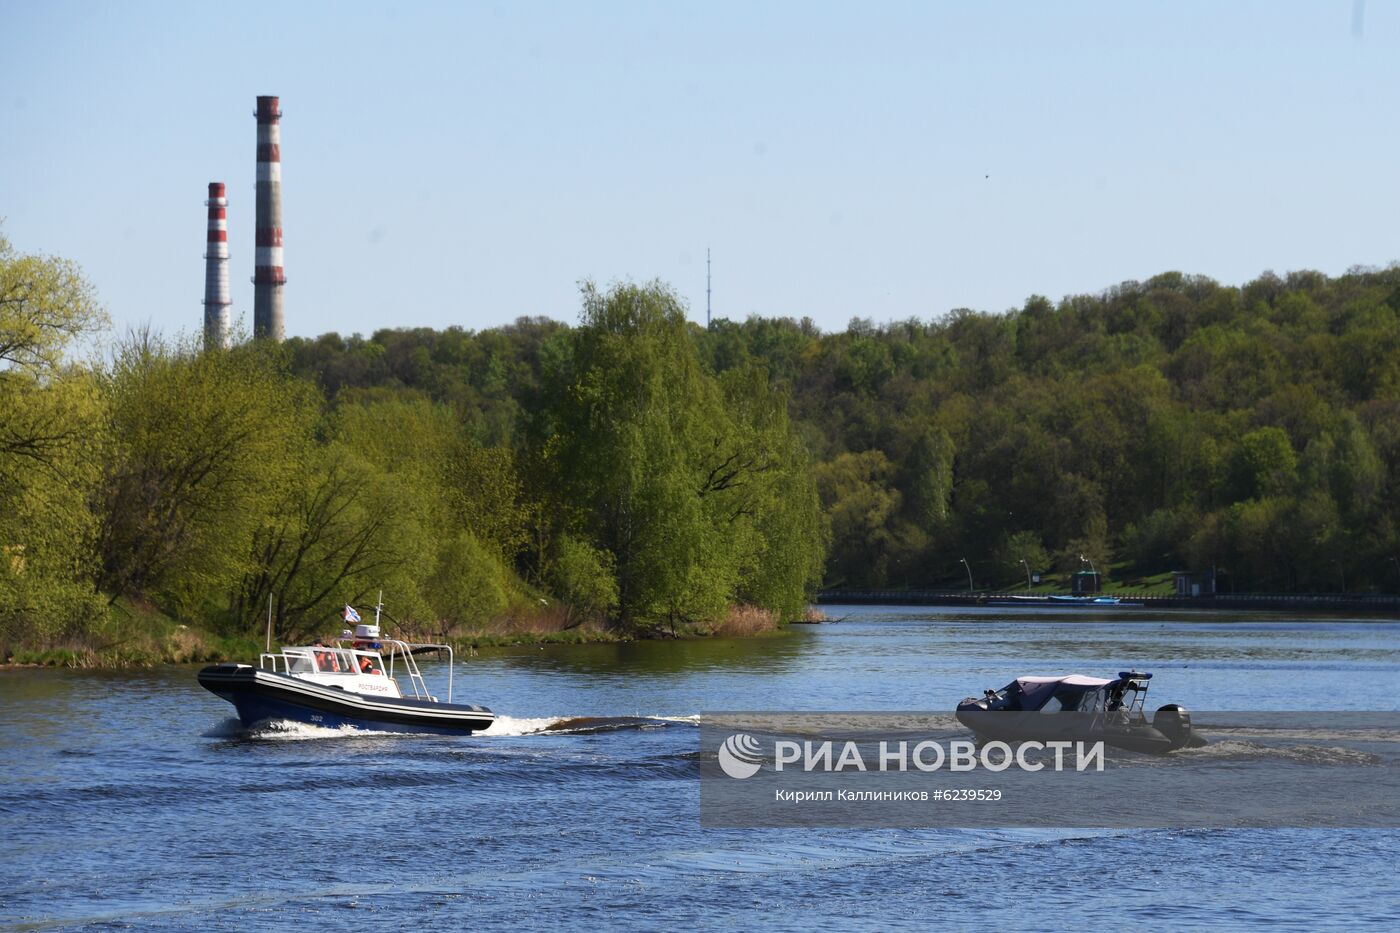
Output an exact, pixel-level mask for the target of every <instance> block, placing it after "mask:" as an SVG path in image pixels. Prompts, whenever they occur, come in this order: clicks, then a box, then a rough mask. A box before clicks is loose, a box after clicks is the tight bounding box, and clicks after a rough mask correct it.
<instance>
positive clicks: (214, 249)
mask: <svg viewBox="0 0 1400 933" xmlns="http://www.w3.org/2000/svg"><path fill="white" fill-rule="evenodd" d="M204 204H205V206H206V207H208V208H209V228H208V229H209V232H208V233H207V234H206V235H205V243H204V348H205V349H206V350H213V349H216V348H218V349H222V348H224V347H227V346H228V345H229V306H230V305H232V304H233V302H232V301H231V300H230V299H229V287H228V198H226V197H224V183H223V182H221V181H211V182H210V183H209V198H208V200H206V201H205V202H204Z"/></svg>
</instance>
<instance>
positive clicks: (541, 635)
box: [0, 599, 786, 668]
mask: <svg viewBox="0 0 1400 933" xmlns="http://www.w3.org/2000/svg"><path fill="white" fill-rule="evenodd" d="M785 630H786V629H785V627H784V626H781V625H780V624H779V623H778V621H777V619H776V618H775V617H774V616H773V614H772V613H770V612H768V611H767V610H764V609H759V608H757V607H753V606H734V607H731V609H730V611H729V614H728V615H727V616H726V618H724V619H723V620H721V621H719V622H717V623H706V624H684V623H682V624H677V625H674V626H673V625H667V624H652V625H647V626H640V627H636V628H632V629H624V628H621V627H618V626H615V625H612V624H609V623H607V622H604V621H599V620H591V619H585V620H579V619H576V618H572V617H571V616H570V615H569V614H568V613H565V612H559V611H538V612H515V613H511V614H508V615H505V616H502V617H500V618H497V619H493V620H491V621H490V622H489V623H486V624H483V625H479V626H471V627H462V628H458V629H450V630H448V631H445V632H443V631H436V632H414V633H406V632H405V633H399V632H393V634H394V635H396V636H399V637H403V638H404V639H405V640H407V641H427V642H445V643H447V644H449V645H451V646H452V647H453V649H454V650H456V651H457V652H459V653H467V652H470V651H479V650H482V649H491V648H505V647H512V646H518V645H546V644H563V645H582V644H595V643H600V642H624V641H636V640H639V639H663V638H706V637H753V636H761V635H770V634H776V633H778V632H781V631H785ZM276 644H279V643H278V642H277V641H276V639H274V645H276ZM263 648H264V642H263V639H262V638H260V637H258V636H256V635H234V636H229V635H221V634H219V633H217V632H214V631H213V630H211V629H210V628H208V627H207V626H201V625H200V624H199V623H198V622H195V621H181V620H178V619H174V618H171V617H170V616H167V615H165V614H164V613H162V612H160V611H159V610H158V609H156V608H155V607H153V606H150V605H146V604H141V603H134V602H131V601H129V600H125V599H120V600H117V602H115V603H114V604H113V606H112V611H111V613H110V614H109V615H108V617H107V618H106V619H104V620H102V621H101V622H99V623H97V624H94V625H93V626H92V628H91V629H89V631H87V632H86V633H84V634H83V635H82V636H81V637H80V638H71V639H68V640H67V641H65V642H63V643H60V644H54V645H47V646H43V647H26V646H23V645H11V646H7V647H6V648H5V649H4V655H3V657H0V665H4V666H45V667H77V668H119V667H147V666H151V665H155V664H190V663H212V662H217V661H242V662H245V663H246V662H250V661H254V660H256V659H257V656H258V655H259V654H260V653H261V652H262V650H263Z"/></svg>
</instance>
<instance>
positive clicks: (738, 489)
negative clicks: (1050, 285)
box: [0, 237, 1400, 656]
mask: <svg viewBox="0 0 1400 933" xmlns="http://www.w3.org/2000/svg"><path fill="white" fill-rule="evenodd" d="M579 304H580V306H579V308H578V309H577V311H576V312H571V311H570V310H569V309H564V310H563V311H562V312H561V314H563V315H568V314H570V313H574V314H576V323H575V324H572V325H570V324H565V323H561V322H559V321H557V320H552V319H550V318H546V317H536V318H522V319H519V320H517V321H516V322H515V323H514V324H511V325H507V326H504V327H499V328H492V329H488V330H483V331H477V332H473V331H469V330H464V329H460V328H455V327H453V328H448V329H446V330H430V329H411V330H409V329H385V330H380V331H377V332H375V333H374V334H373V335H371V336H369V337H364V336H361V335H352V336H348V337H344V336H341V335H338V334H325V335H322V336H321V337H318V338H315V339H299V338H293V339H289V340H288V341H286V343H284V344H281V345H273V344H266V343H262V342H251V341H246V342H243V343H240V344H239V345H237V346H235V347H234V348H233V349H231V350H227V351H225V350H219V351H212V352H204V351H203V350H202V349H201V347H200V346H199V344H198V342H197V341H195V340H192V339H184V338H171V337H167V336H164V335H161V334H156V333H151V332H149V331H136V332H128V333H124V334H113V333H112V331H111V328H110V325H109V323H108V321H107V318H106V316H105V314H104V312H103V310H102V307H101V302H100V299H99V296H97V295H96V294H95V293H94V291H93V289H92V287H91V285H90V284H89V283H88V282H87V281H86V280H85V279H84V278H83V276H82V273H81V270H79V269H78V268H77V267H76V266H75V265H74V264H73V263H71V262H68V261H66V260H63V259H60V258H55V257H47V256H35V255H29V254H25V253H22V252H20V251H18V250H17V249H16V248H14V247H13V246H12V245H11V244H10V243H9V242H8V241H7V240H5V239H3V238H2V237H0V651H3V652H4V653H5V655H6V656H12V655H15V652H16V650H17V649H19V648H26V649H33V650H40V649H56V648H60V647H62V646H65V645H90V644H93V643H94V642H100V641H101V640H102V639H103V638H118V639H119V638H120V637H125V636H124V635H121V633H122V632H125V631H126V629H124V628H123V627H122V626H123V624H125V625H126V626H127V628H129V627H130V626H131V625H134V624H139V623H140V622H141V620H142V619H154V618H156V617H159V618H160V619H163V620H171V621H179V622H182V623H189V624H190V625H191V626H195V625H198V626H200V627H203V628H205V629H207V630H209V631H210V632H215V633H218V634H219V635H220V636H221V637H226V638H232V639H237V638H244V639H248V638H257V637H259V633H261V631H262V627H263V625H264V624H265V619H266V615H267V612H268V606H269V605H271V607H272V608H271V612H272V616H273V622H274V626H275V630H276V632H277V633H278V635H279V637H282V638H285V639H287V640H292V639H295V638H298V637H306V636H310V635H312V634H316V633H321V632H323V631H325V630H327V629H328V628H330V627H333V626H334V624H335V623H336V620H337V615H336V613H337V610H338V609H339V608H340V607H341V606H342V605H343V604H344V603H347V602H350V603H360V604H364V603H373V601H374V599H375V597H376V595H377V594H378V592H379V591H380V590H383V592H384V593H385V603H386V606H387V607H388V608H389V610H390V611H391V612H392V613H393V617H394V619H395V622H396V623H398V624H402V625H404V626H408V627H410V628H412V630H414V631H416V632H422V633H429V634H435V635H440V636H443V637H453V636H461V635H462V634H463V633H471V632H477V631H485V630H488V629H489V628H490V627H491V626H492V625H496V626H498V627H499V626H500V625H502V624H504V625H507V627H510V626H514V628H513V629H511V630H513V631H526V630H530V629H531V627H535V628H538V629H541V630H557V631H575V632H579V633H585V632H595V633H596V632H602V631H608V632H613V633H622V634H623V635H624V636H627V637H631V636H635V635H646V634H675V633H686V632H689V633H705V632H715V631H726V630H732V629H726V626H727V625H729V626H732V625H735V624H738V623H736V622H735V620H736V619H743V618H752V617H754V616H755V615H756V616H757V617H761V618H763V619H766V620H768V622H769V623H772V622H782V621H790V620H793V619H796V618H798V617H800V616H801V615H802V614H803V613H804V612H805V611H806V609H807V606H808V601H809V599H810V598H811V596H812V595H813V594H814V592H815V591H816V590H817V589H818V588H820V587H829V588H850V589H864V588H900V587H914V588H938V587H949V588H951V587H959V588H966V587H967V586H968V580H967V576H968V574H969V572H970V573H971V574H972V575H973V577H974V580H973V581H972V582H973V585H975V587H976V588H978V589H987V590H994V589H1006V588H1011V587H1013V586H1015V585H1017V582H1018V581H1020V584H1021V585H1022V586H1024V585H1025V573H1026V571H1027V570H1028V569H1034V570H1036V571H1038V572H1041V573H1052V574H1064V573H1068V572H1072V571H1075V570H1079V569H1080V568H1081V566H1082V565H1083V563H1084V562H1085V561H1093V562H1094V564H1095V566H1096V567H1097V568H1098V569H1100V570H1101V571H1104V572H1105V574H1106V576H1107V577H1108V579H1107V580H1106V582H1105V588H1107V589H1112V588H1113V583H1114V580H1115V579H1118V580H1126V579H1128V578H1130V577H1143V576H1150V575H1152V574H1160V573H1163V572H1165V571H1171V570H1206V569H1214V570H1216V571H1217V572H1219V573H1221V574H1222V575H1223V576H1225V577H1227V578H1228V579H1229V580H1230V583H1231V586H1232V588H1233V589H1235V590H1236V591H1254V592H1303V591H1306V592H1342V591H1346V592H1358V591H1377V590H1380V591H1387V592H1394V591H1395V590H1396V588H1397V583H1400V530H1397V527H1396V521H1395V518H1396V516H1397V514H1400V513H1398V512H1397V507H1400V486H1397V483H1396V477H1397V476H1400V268H1396V267H1391V268H1388V269H1384V270H1374V269H1354V270H1351V271H1349V272H1348V273H1346V274H1345V275H1341V276H1338V277H1334V278H1333V277H1328V276H1326V275H1323V274H1321V273H1317V272H1295V273H1290V274H1289V275H1287V276H1286V277H1279V276H1276V275H1273V274H1271V273H1266V274H1264V275H1262V276H1260V277H1259V278H1257V279H1255V280H1254V281H1252V282H1249V283H1247V284H1244V285H1242V286H1238V287H1236V286H1229V285H1222V284H1219V283H1217V282H1214V281H1212V280H1210V279H1207V278H1204V277H1200V276H1191V275H1185V274H1181V273H1176V272H1170V273H1165V274H1162V275H1158V276H1156V277H1154V278H1151V279H1148V280H1147V281H1144V282H1125V283H1122V284H1120V285H1117V286H1114V287H1111V288H1108V289H1106V290H1105V291H1103V292H1101V293H1099V294H1094V295H1075V296H1071V297H1067V298H1065V299H1063V300H1061V301H1059V302H1058V303H1056V302H1052V301H1050V300H1049V299H1047V298H1044V297H1041V296H1032V297H1030V298H1029V299H1027V300H1026V302H1025V303H1024V305H1023V306H1022V307H1020V308H1018V309H1013V310H1009V311H1004V312H981V311H971V310H966V309H959V310H956V311H953V312H952V313H949V314H944V315H940V316H936V317H931V318H927V319H920V318H910V319H908V320H904V321H896V322H889V323H883V324H877V323H875V322H873V321H870V320H867V319H863V318H859V317H857V318H853V319H852V320H851V321H850V323H849V325H848V326H847V328H846V329H845V330H844V331H841V332H833V333H823V332H822V331H821V330H820V329H818V328H817V327H816V326H814V325H813V323H812V322H811V321H810V320H807V319H803V320H793V319H787V318H782V319H774V318H763V317H751V318H749V319H748V320H746V321H730V320H716V321H715V322H714V323H713V324H712V325H711V326H710V327H709V328H705V327H702V326H699V325H696V324H694V323H691V322H689V321H688V320H687V309H686V307H685V305H684V303H683V302H682V301H681V300H680V299H679V298H678V297H677V295H676V294H675V293H674V291H673V290H671V289H670V288H669V287H667V286H666V285H664V284H662V283H650V284H646V285H634V284H620V285H615V286H611V287H608V288H606V289H600V288H598V287H595V286H593V285H585V286H584V287H583V289H582V293H581V296H580V303H579ZM94 341H99V342H100V344H101V346H102V347H103V349H102V351H101V352H100V353H98V352H95V351H93V350H91V348H92V347H93V346H95V345H97V344H95V343H94ZM964 561H965V563H964ZM746 614H747V615H746ZM123 619H125V620H127V621H126V622H125V623H123V622H122V620H123ZM133 620H134V621H133ZM502 620H505V621H504V622H503V621H502ZM112 633H117V634H116V635H113V634H112ZM579 637H585V636H584V635H582V634H580V636H579ZM195 653H197V652H195Z"/></svg>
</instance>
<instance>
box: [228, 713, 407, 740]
mask: <svg viewBox="0 0 1400 933" xmlns="http://www.w3.org/2000/svg"><path fill="white" fill-rule="evenodd" d="M412 734H413V733H409V732H388V731H381V730H378V729H376V730H373V731H371V730H368V729H356V728H355V727H354V726H338V727H332V726H313V725H311V724H310V723H305V722H296V721H294V720H291V719H265V720H263V721H261V722H255V723H253V724H252V725H251V726H245V725H243V724H242V723H241V722H239V721H238V719H237V718H236V717H229V718H228V719H225V720H223V721H222V722H220V723H219V724H218V725H216V726H214V727H213V728H211V729H210V730H209V731H207V732H205V733H204V737H205V738H209V739H256V740H260V741H273V742H296V741H302V740H305V739H343V738H351V737H355V736H359V737H367V736H384V735H412Z"/></svg>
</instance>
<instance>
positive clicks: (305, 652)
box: [258, 635, 457, 703]
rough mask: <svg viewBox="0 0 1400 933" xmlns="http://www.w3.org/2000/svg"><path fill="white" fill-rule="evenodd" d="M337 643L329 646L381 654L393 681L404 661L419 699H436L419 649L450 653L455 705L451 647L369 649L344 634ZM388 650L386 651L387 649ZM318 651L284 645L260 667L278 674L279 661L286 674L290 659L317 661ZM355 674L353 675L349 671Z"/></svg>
mask: <svg viewBox="0 0 1400 933" xmlns="http://www.w3.org/2000/svg"><path fill="white" fill-rule="evenodd" d="M330 641H331V642H334V643H335V644H334V645H333V646H332V645H327V646H325V647H334V648H335V649H336V650H337V651H349V652H351V653H356V652H358V653H360V654H372V655H378V656H379V658H380V659H381V660H382V661H387V667H388V670H387V671H386V673H387V674H388V676H389V677H390V678H392V677H393V676H394V663H395V659H397V658H400V657H402V658H403V667H404V672H405V674H406V675H407V677H408V682H409V685H410V686H412V688H413V696H414V698H415V699H419V700H424V699H427V700H431V699H433V695H432V691H430V690H429V689H428V684H427V682H426V681H425V680H424V679H423V673H422V672H421V671H420V670H419V669H418V662H417V661H415V660H414V658H413V652H414V651H415V650H434V651H439V652H441V651H446V652H447V702H448V703H451V702H452V676H453V672H454V670H455V669H456V667H457V664H456V656H455V654H454V652H453V651H452V646H451V645H438V644H429V643H426V642H407V641H402V640H400V639H397V638H378V639H375V642H376V643H377V644H378V645H379V646H380V647H379V648H369V647H366V646H364V645H363V644H361V642H363V641H364V639H362V638H357V637H355V636H345V635H340V636H336V637H334V638H331V639H330ZM384 648H388V649H389V650H388V651H387V652H385V651H384V650H383V649H384ZM315 651H316V646H315V645H283V646H282V648H281V649H280V650H278V651H265V652H263V653H262V654H261V655H259V656H258V667H260V668H262V669H263V670H266V671H272V672H273V673H277V666H278V659H281V662H282V672H283V673H287V672H289V671H290V670H291V665H290V664H289V663H288V658H313V655H314V652H315ZM347 673H353V672H347Z"/></svg>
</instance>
